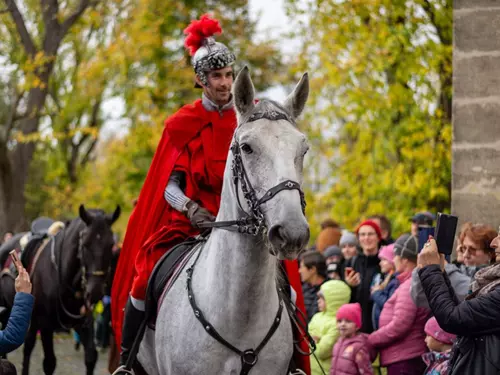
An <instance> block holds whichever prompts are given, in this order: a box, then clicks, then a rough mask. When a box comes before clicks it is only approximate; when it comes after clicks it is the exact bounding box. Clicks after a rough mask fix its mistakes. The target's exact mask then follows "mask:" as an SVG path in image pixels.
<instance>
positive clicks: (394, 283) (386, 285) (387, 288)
mask: <svg viewBox="0 0 500 375" xmlns="http://www.w3.org/2000/svg"><path fill="white" fill-rule="evenodd" d="M378 257H379V259H380V271H381V272H382V274H383V278H384V279H383V281H382V282H381V283H380V284H378V285H374V286H373V287H372V289H371V299H372V301H373V310H372V324H373V329H374V330H377V329H378V327H379V325H378V323H379V322H378V321H379V318H380V313H381V312H382V308H383V307H384V304H385V303H386V301H387V300H388V299H389V298H391V296H392V295H393V294H394V292H395V290H396V289H397V287H398V286H399V281H398V279H397V278H396V276H397V274H396V267H395V265H394V244H391V245H387V246H383V247H381V248H380V250H379V252H378Z"/></svg>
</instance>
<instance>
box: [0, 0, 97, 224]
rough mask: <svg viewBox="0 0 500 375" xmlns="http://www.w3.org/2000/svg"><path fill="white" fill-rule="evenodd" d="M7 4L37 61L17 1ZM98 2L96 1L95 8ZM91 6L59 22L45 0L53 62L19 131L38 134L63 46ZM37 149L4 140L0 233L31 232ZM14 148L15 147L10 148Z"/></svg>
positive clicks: (47, 52) (31, 95) (46, 44)
mask: <svg viewBox="0 0 500 375" xmlns="http://www.w3.org/2000/svg"><path fill="white" fill-rule="evenodd" d="M4 2H5V5H6V6H7V9H6V11H7V12H9V13H10V15H11V17H12V20H13V22H14V24H15V26H16V30H17V32H18V34H19V37H20V40H21V44H22V47H24V51H25V53H26V54H27V55H28V56H29V57H30V58H32V59H33V58H34V57H35V55H36V54H37V53H38V52H39V51H38V49H37V47H36V45H35V44H34V43H33V40H32V38H31V35H30V34H29V32H28V30H27V28H26V25H25V23H24V19H23V16H22V14H21V12H20V10H19V8H18V7H17V4H16V2H15V1H14V0H4ZM96 3H97V2H94V3H93V5H95V4H96ZM90 5H91V4H90V0H80V1H79V3H78V5H77V7H76V9H75V11H74V12H73V13H71V14H70V15H69V16H68V18H66V20H64V21H63V22H59V19H58V12H59V4H58V2H57V1H54V0H41V6H42V16H43V17H42V18H43V22H44V27H45V36H44V38H43V43H42V46H41V52H43V54H44V56H45V57H48V58H50V59H49V61H48V62H46V63H45V64H43V65H42V66H40V67H38V68H37V71H36V72H35V74H36V76H37V78H38V79H39V80H40V83H41V84H39V85H38V87H33V88H31V89H30V90H29V92H28V97H27V104H26V113H27V117H25V118H23V119H22V120H19V123H18V124H16V128H17V129H19V130H20V131H21V132H22V133H23V134H31V133H34V132H36V131H38V125H39V122H40V111H41V109H42V108H43V107H44V105H45V99H46V98H47V90H48V87H49V80H50V76H51V74H52V70H53V68H54V62H55V59H56V58H57V51H58V49H59V46H60V45H61V42H62V40H63V38H64V36H65V35H66V34H67V33H68V32H69V30H70V28H71V27H72V26H73V25H74V23H75V22H76V21H77V20H78V19H79V18H80V17H81V15H82V14H83V12H84V11H85V10H86V9H87V8H88V7H89V6H90ZM35 146H36V145H35V143H34V142H27V143H19V142H17V143H16V144H15V145H12V146H11V145H10V144H9V134H6V136H5V138H4V139H2V140H1V141H0V233H3V232H5V231H6V230H13V231H21V230H25V229H28V223H27V220H26V216H25V212H24V206H25V197H24V189H25V186H26V181H27V179H28V173H29V168H30V164H31V160H32V159H33V153H34V151H35ZM10 147H12V148H11V149H9V148H10Z"/></svg>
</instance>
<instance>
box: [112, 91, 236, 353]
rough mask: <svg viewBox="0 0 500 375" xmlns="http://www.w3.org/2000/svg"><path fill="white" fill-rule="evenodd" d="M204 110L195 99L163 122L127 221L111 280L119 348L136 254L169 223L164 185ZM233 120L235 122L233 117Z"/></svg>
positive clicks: (203, 117) (198, 127)
mask: <svg viewBox="0 0 500 375" xmlns="http://www.w3.org/2000/svg"><path fill="white" fill-rule="evenodd" d="M206 113H207V111H206V110H205V109H204V108H203V106H202V104H201V100H197V101H195V102H194V103H193V104H189V105H186V106H184V107H182V108H181V109H180V110H179V111H177V112H176V113H175V114H174V115H172V116H171V117H169V118H168V119H167V120H166V121H165V128H164V130H163V134H162V137H161V140H160V143H159V144H158V147H157V149H156V152H155V155H154V157H153V161H152V163H151V166H150V167H149V171H148V174H147V176H146V180H145V181H144V185H143V187H142V189H141V193H140V195H139V199H138V201H137V205H136V207H135V208H134V210H133V212H132V214H131V216H130V218H129V221H128V225H127V231H126V233H125V238H124V241H123V247H122V250H121V253H120V258H119V260H118V265H117V269H116V273H115V278H114V280H113V287H112V291H111V297H112V298H111V301H112V303H111V311H112V325H113V331H114V334H115V338H116V342H117V345H118V347H120V343H121V334H122V324H123V312H124V310H123V309H124V308H125V305H126V303H127V299H128V296H129V293H130V290H131V287H132V282H133V280H134V276H135V268H134V263H135V259H136V257H137V253H138V252H139V250H140V249H141V248H142V246H143V245H144V243H145V242H146V241H147V240H148V238H149V237H150V236H151V235H152V234H154V233H155V232H156V231H157V230H158V229H160V228H161V227H162V226H163V225H164V224H166V223H168V222H169V219H170V215H171V210H170V209H169V208H170V207H169V206H168V204H167V202H166V201H165V199H164V196H163V193H164V190H165V187H166V186H167V183H168V179H169V178H170V174H171V173H172V170H173V168H174V166H175V163H176V161H177V159H178V158H179V156H180V155H181V152H182V151H183V149H184V147H185V146H186V145H187V144H188V143H189V141H190V140H192V139H193V138H194V137H195V136H196V135H197V134H198V133H199V132H200V131H201V129H202V128H203V127H204V126H206V125H207V123H208V121H207V120H206ZM232 113H233V114H234V112H232ZM234 116H235V115H234ZM234 123H235V125H236V116H235V117H234Z"/></svg>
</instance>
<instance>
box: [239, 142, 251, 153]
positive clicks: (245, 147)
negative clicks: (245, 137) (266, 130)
mask: <svg viewBox="0 0 500 375" xmlns="http://www.w3.org/2000/svg"><path fill="white" fill-rule="evenodd" d="M241 151H243V152H244V153H245V154H251V153H252V152H253V150H252V148H251V147H250V146H249V145H248V143H243V144H242V145H241Z"/></svg>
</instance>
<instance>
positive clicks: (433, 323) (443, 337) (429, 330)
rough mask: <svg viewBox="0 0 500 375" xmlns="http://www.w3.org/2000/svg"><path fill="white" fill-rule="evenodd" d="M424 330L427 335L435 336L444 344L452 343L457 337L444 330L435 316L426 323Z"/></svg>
mask: <svg viewBox="0 0 500 375" xmlns="http://www.w3.org/2000/svg"><path fill="white" fill-rule="evenodd" d="M424 331H425V333H426V334H427V335H429V336H432V337H434V338H435V339H436V340H437V341H439V342H440V343H443V344H447V345H452V344H453V341H455V339H456V338H457V336H456V335H454V334H452V333H448V332H446V331H444V330H443V329H442V328H441V327H440V326H439V323H438V322H437V320H436V318H435V317H432V318H430V319H429V320H428V321H427V323H425V327H424Z"/></svg>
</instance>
